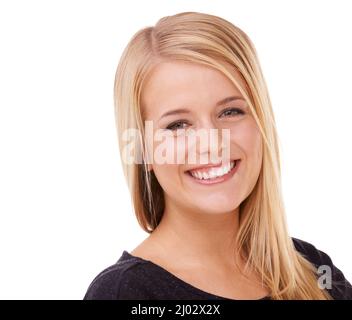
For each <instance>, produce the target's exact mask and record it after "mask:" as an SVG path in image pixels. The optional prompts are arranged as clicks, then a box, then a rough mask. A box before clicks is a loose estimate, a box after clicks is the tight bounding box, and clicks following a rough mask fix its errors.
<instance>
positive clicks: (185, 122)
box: [166, 108, 245, 131]
mask: <svg viewBox="0 0 352 320" xmlns="http://www.w3.org/2000/svg"><path fill="white" fill-rule="evenodd" d="M228 111H231V112H233V111H236V112H237V115H243V114H245V112H244V111H243V110H241V109H239V108H227V109H225V110H223V111H222V112H221V114H220V115H222V114H224V113H225V112H228ZM230 117H231V116H230ZM178 124H189V123H188V121H187V120H183V119H182V120H177V121H175V122H172V123H171V124H169V125H168V126H167V127H166V129H167V130H172V131H174V130H177V129H184V128H175V126H176V125H178Z"/></svg>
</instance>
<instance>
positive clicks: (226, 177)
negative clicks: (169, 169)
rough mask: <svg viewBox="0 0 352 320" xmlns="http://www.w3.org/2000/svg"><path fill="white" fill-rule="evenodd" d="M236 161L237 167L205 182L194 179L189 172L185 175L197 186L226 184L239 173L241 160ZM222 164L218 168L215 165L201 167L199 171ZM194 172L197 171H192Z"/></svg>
mask: <svg viewBox="0 0 352 320" xmlns="http://www.w3.org/2000/svg"><path fill="white" fill-rule="evenodd" d="M234 161H235V166H234V167H233V168H232V169H231V170H230V171H229V172H228V173H226V174H225V175H223V176H221V177H216V178H214V179H211V180H210V179H205V180H200V179H196V178H194V177H193V176H192V175H191V173H190V172H189V171H186V172H185V174H186V175H187V176H188V177H189V178H190V179H191V180H192V181H194V182H195V183H197V184H201V185H213V184H218V183H221V182H224V181H227V180H229V179H230V178H232V177H233V175H234V174H235V173H236V172H237V170H238V168H239V166H240V164H241V159H237V160H234ZM220 165H221V164H219V165H217V166H214V165H207V166H201V167H199V169H201V168H208V167H215V168H216V167H219V166H220ZM192 170H195V169H192Z"/></svg>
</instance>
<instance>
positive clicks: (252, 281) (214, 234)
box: [84, 12, 352, 299]
mask: <svg viewBox="0 0 352 320" xmlns="http://www.w3.org/2000/svg"><path fill="white" fill-rule="evenodd" d="M114 90H115V106H116V118H117V128H118V133H119V144H120V151H121V158H122V163H123V166H124V172H125V175H126V178H127V182H128V185H129V188H130V191H131V197H132V201H133V205H134V209H135V213H136V216H137V219H138V222H139V224H140V225H141V227H142V228H143V229H144V230H145V231H146V232H148V233H149V236H148V237H147V238H146V239H145V240H144V241H143V242H142V243H141V244H140V245H138V246H137V247H136V248H134V249H133V250H132V251H131V252H128V251H123V253H122V256H121V257H120V258H119V260H118V261H117V263H116V264H114V265H113V266H110V267H109V268H107V269H105V270H104V271H102V272H101V273H100V274H99V275H98V276H97V277H96V278H95V279H94V280H93V282H92V284H91V285H90V287H89V288H88V291H87V293H86V295H85V297H84V299H352V287H351V285H350V283H349V282H348V281H347V280H346V279H345V277H344V275H343V273H342V272H341V271H340V270H339V269H338V268H336V267H335V266H334V264H333V263H332V261H331V259H330V258H329V256H328V255H327V254H325V253H324V252H322V251H319V250H317V249H316V248H315V247H314V246H313V245H311V244H309V243H307V242H304V241H302V240H298V239H295V238H291V237H290V236H289V235H288V231H287V226H286V221H285V212H284V204H283V200H282V195H281V187H280V163H279V149H278V142H277V133H276V128H275V121H274V115H273V111H272V107H271V102H270V98H269V95H268V91H267V88H266V84H265V80H264V77H263V75H262V72H261V68H260V65H259V61H258V58H257V55H256V51H255V48H254V46H253V43H252V42H251V40H250V39H249V37H248V36H247V35H246V34H245V33H244V32H243V31H242V30H240V29H239V28H238V27H236V26H234V25H233V24H231V23H230V22H228V21H226V20H224V19H222V18H219V17H216V16H213V15H208V14H202V13H197V12H184V13H179V14H176V15H173V16H167V17H164V18H162V19H160V20H159V21H158V23H157V24H156V25H155V26H154V27H148V28H144V29H142V30H140V31H139V32H137V33H136V34H135V35H134V37H133V38H132V40H131V41H130V43H129V44H128V46H127V47H126V49H125V51H124V53H123V55H122V58H121V60H120V63H119V65H118V69H117V72H116V79H115V88H114ZM147 123H148V126H149V127H148V128H150V127H151V128H152V131H151V132H152V133H153V134H152V135H151V137H150V135H149V136H148V135H147V134H146V131H147V127H146V124H147ZM129 129H136V130H137V132H138V133H139V134H137V135H134V139H135V140H133V141H134V142H135V146H137V147H136V149H135V150H134V151H135V152H134V155H135V156H136V154H141V155H142V163H138V162H136V161H135V162H134V163H131V162H128V161H126V146H127V144H128V142H129V141H128V139H126V136H127V135H126V132H128V130H129ZM213 129H216V130H217V131H216V132H217V134H218V137H219V139H220V141H221V142H224V141H225V142H227V144H226V143H222V144H220V143H219V144H216V145H215V144H214V143H208V144H206V143H205V144H203V145H202V143H201V139H200V137H199V136H196V140H195V142H194V140H193V142H192V141H191V142H190V141H188V140H187V141H186V139H185V138H187V137H191V132H192V130H194V131H200V130H203V131H205V132H210V131H211V130H213ZM223 130H224V131H223ZM226 130H227V131H226ZM157 132H158V133H165V134H166V135H167V137H168V140H167V142H166V143H165V142H162V141H161V139H157V138H155V136H156V133H157ZM220 132H227V133H228V135H227V136H225V135H221V134H220ZM226 137H227V138H226ZM182 141H183V142H184V141H186V143H181V142H182ZM209 141H210V140H209ZM162 147H163V148H162ZM214 148H215V149H216V150H215V151H216V152H217V154H218V155H219V153H220V152H222V151H226V150H227V151H228V153H227V157H223V158H221V160H220V161H219V160H215V161H214V160H209V158H210V157H208V161H203V162H201V161H200V160H199V159H200V158H202V157H203V159H206V157H205V156H209V155H210V154H211V152H212V150H211V149H214ZM225 149H226V150H225ZM160 150H163V151H165V152H166V153H168V155H169V156H170V155H171V156H178V155H180V154H181V155H182V156H181V157H180V158H182V159H183V160H185V159H186V158H187V159H186V160H185V161H166V162H165V161H164V162H162V161H155V160H156V159H155V158H157V157H159V160H160V158H161V157H162V155H163V153H162V152H161V151H160ZM191 152H194V154H195V155H196V156H197V157H196V159H197V160H196V161H193V162H192V161H189V157H187V156H188V155H189V154H191ZM171 158H173V159H175V157H171ZM150 159H152V161H150Z"/></svg>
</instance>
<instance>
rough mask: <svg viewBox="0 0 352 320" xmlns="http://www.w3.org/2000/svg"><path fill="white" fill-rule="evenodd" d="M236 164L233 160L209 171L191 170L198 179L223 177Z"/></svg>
mask: <svg viewBox="0 0 352 320" xmlns="http://www.w3.org/2000/svg"><path fill="white" fill-rule="evenodd" d="M234 166H235V161H231V162H230V163H228V164H226V165H224V166H222V167H220V168H211V169H209V171H207V172H202V171H196V170H193V171H190V173H191V175H192V176H193V177H195V178H197V179H200V180H202V179H203V180H204V179H214V178H216V177H221V176H223V175H225V174H227V173H229V172H230V171H231V169H232V168H233V167H234Z"/></svg>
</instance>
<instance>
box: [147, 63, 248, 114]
mask: <svg viewBox="0 0 352 320" xmlns="http://www.w3.org/2000/svg"><path fill="white" fill-rule="evenodd" d="M230 72H231V73H232V74H233V76H234V77H235V79H236V80H237V81H239V82H242V79H241V77H240V75H239V74H238V72H237V71H236V70H235V68H231V69H230ZM229 95H240V93H239V91H238V89H237V88H236V87H235V85H234V84H233V83H232V82H231V81H230V80H229V79H228V78H227V77H226V76H225V75H224V74H223V73H222V72H221V71H218V70H216V69H214V68H212V67H208V66H205V65H201V64H198V63H192V62H183V61H166V62H161V63H159V64H158V65H156V66H155V67H154V69H153V70H152V71H151V72H150V74H149V76H148V78H147V80H146V82H145V84H144V87H143V90H142V96H141V101H142V108H143V109H144V110H143V111H144V113H146V114H151V113H158V112H160V109H162V110H163V111H165V110H167V109H169V108H174V107H180V106H185V105H187V106H189V107H192V106H194V107H197V106H199V105H200V104H202V105H204V103H207V104H209V105H211V104H215V103H216V102H217V101H219V100H221V99H223V98H224V97H226V96H229Z"/></svg>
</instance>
